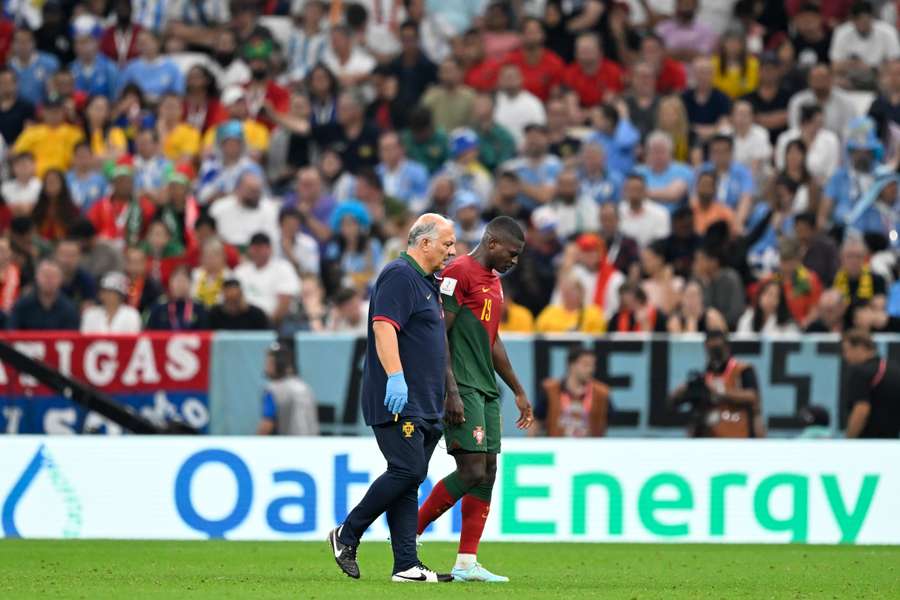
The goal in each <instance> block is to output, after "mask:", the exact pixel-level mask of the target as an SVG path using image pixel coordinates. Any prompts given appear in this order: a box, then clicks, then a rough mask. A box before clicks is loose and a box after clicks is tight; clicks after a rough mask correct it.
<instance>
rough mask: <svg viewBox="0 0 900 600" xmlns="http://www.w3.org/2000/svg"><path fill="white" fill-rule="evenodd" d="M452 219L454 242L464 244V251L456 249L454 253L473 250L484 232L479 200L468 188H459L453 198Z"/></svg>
mask: <svg viewBox="0 0 900 600" xmlns="http://www.w3.org/2000/svg"><path fill="white" fill-rule="evenodd" d="M453 209H454V215H453V221H454V223H455V225H456V243H457V244H462V245H464V246H465V248H466V250H465V252H460V251H459V250H457V252H456V254H457V255H461V254H468V252H469V251H471V250H474V249H475V246H477V245H478V243H479V242H480V241H481V236H482V235H483V234H484V228H485V224H484V221H483V219H482V217H481V202H480V201H479V200H478V197H477V196H476V195H475V194H473V193H472V192H470V191H468V190H460V191H459V192H457V193H456V194H455V196H454V200H453Z"/></svg>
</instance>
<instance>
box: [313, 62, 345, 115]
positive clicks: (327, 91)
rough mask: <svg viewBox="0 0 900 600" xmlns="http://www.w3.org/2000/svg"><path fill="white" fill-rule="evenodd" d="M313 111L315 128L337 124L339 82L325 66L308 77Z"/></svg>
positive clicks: (315, 67) (314, 69)
mask: <svg viewBox="0 0 900 600" xmlns="http://www.w3.org/2000/svg"><path fill="white" fill-rule="evenodd" d="M306 88H307V90H308V93H309V101H310V108H311V109H312V119H311V123H312V125H313V127H321V126H323V125H331V124H334V123H335V122H337V97H338V81H337V79H336V78H335V76H334V75H333V74H332V73H331V71H329V70H328V69H326V68H325V67H324V66H323V65H321V64H318V65H316V66H314V67H313V69H312V71H310V72H309V75H308V76H307V77H306Z"/></svg>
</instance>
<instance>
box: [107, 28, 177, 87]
mask: <svg viewBox="0 0 900 600" xmlns="http://www.w3.org/2000/svg"><path fill="white" fill-rule="evenodd" d="M137 48H138V53H139V55H138V57H137V58H135V59H133V60H131V61H129V63H128V64H127V65H126V66H125V68H124V69H123V70H122V74H121V76H120V77H119V79H118V82H117V85H118V87H117V91H116V95H119V94H121V93H122V90H123V89H125V86H127V85H128V84H130V83H133V84H135V85H137V86H138V88H140V90H141V92H142V93H143V94H144V95H145V97H146V98H147V99H148V100H151V101H157V100H159V98H161V97H162V96H163V95H164V94H166V93H173V94H178V95H183V94H184V75H182V73H181V71H180V70H179V69H178V66H177V65H176V64H175V62H174V61H173V60H172V59H171V58H169V57H168V56H165V55H160V40H159V38H157V36H156V34H154V33H153V32H151V31H147V30H143V31H140V32H138V34H137Z"/></svg>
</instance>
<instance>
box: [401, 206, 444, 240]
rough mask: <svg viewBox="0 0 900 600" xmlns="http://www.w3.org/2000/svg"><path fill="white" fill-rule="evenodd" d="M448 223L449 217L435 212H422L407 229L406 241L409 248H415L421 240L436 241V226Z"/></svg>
mask: <svg viewBox="0 0 900 600" xmlns="http://www.w3.org/2000/svg"><path fill="white" fill-rule="evenodd" d="M448 223H450V220H449V219H446V218H444V217H442V216H441V215H438V214H435V213H428V214H424V215H422V216H421V217H419V219H418V220H417V221H416V222H415V223H414V224H413V226H412V227H411V228H410V230H409V236H408V237H407V238H406V243H407V245H408V246H409V247H410V248H415V247H416V246H418V245H419V242H421V241H422V240H426V239H427V240H431V241H432V242H434V241H436V240H437V238H438V227H440V226H441V225H446V224H448Z"/></svg>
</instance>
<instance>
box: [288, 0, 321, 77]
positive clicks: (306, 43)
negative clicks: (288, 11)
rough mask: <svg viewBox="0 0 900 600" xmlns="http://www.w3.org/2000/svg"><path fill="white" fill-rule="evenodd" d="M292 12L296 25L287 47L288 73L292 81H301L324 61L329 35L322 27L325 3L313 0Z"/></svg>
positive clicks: (292, 29)
mask: <svg viewBox="0 0 900 600" xmlns="http://www.w3.org/2000/svg"><path fill="white" fill-rule="evenodd" d="M292 12H293V13H294V15H295V19H294V25H295V26H294V27H292V28H291V35H290V37H289V38H288V42H287V47H286V48H285V56H286V57H287V61H288V64H287V75H288V78H289V79H290V80H292V81H301V80H303V79H304V78H306V76H307V75H308V74H309V72H310V71H311V70H312V68H313V67H314V66H315V65H316V64H318V63H320V62H321V61H322V56H323V55H324V53H325V47H326V46H327V44H328V36H327V34H326V33H325V32H324V31H323V29H322V22H323V18H324V16H325V4H324V2H321V1H319V0H311V1H309V2H305V3H303V7H302V9H301V10H300V11H296V10H294V11H292Z"/></svg>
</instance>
